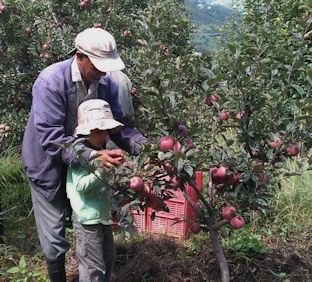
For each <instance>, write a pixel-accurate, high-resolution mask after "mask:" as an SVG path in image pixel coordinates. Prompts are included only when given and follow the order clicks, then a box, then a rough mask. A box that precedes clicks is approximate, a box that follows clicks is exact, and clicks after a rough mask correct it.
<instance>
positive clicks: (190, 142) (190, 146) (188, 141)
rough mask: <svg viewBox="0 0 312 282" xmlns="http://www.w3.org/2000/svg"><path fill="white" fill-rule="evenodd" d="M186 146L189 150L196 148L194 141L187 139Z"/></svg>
mask: <svg viewBox="0 0 312 282" xmlns="http://www.w3.org/2000/svg"><path fill="white" fill-rule="evenodd" d="M186 145H187V147H188V148H189V149H194V148H196V146H195V144H194V143H193V141H192V139H187V140H186Z"/></svg>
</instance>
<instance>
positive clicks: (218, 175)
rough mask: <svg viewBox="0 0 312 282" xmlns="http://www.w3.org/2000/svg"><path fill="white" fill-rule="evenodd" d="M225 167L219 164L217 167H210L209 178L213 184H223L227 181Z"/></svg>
mask: <svg viewBox="0 0 312 282" xmlns="http://www.w3.org/2000/svg"><path fill="white" fill-rule="evenodd" d="M226 170H227V168H226V167H224V166H220V167H219V168H216V167H212V168H210V174H211V180H212V183H213V184H224V183H226V181H227V175H226Z"/></svg>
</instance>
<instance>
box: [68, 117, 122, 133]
mask: <svg viewBox="0 0 312 282" xmlns="http://www.w3.org/2000/svg"><path fill="white" fill-rule="evenodd" d="M123 126H124V125H123V124H122V123H121V122H119V121H117V120H115V119H109V120H108V119H106V120H105V123H102V124H95V123H87V124H80V125H78V126H77V127H76V128H75V131H74V136H75V137H77V136H79V135H89V134H90V133H91V130H93V129H100V130H113V131H114V133H115V132H118V131H119V130H120V129H121V128H122V127H123Z"/></svg>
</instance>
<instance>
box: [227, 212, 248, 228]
mask: <svg viewBox="0 0 312 282" xmlns="http://www.w3.org/2000/svg"><path fill="white" fill-rule="evenodd" d="M244 225H245V220H244V218H243V217H242V216H240V215H237V216H234V217H233V218H232V219H231V220H230V226H231V227H232V228H234V229H240V228H242V227H243V226H244Z"/></svg>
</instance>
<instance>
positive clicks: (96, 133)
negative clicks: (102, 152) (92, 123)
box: [89, 129, 108, 149]
mask: <svg viewBox="0 0 312 282" xmlns="http://www.w3.org/2000/svg"><path fill="white" fill-rule="evenodd" d="M107 136H108V132H107V130H100V129H93V130H91V132H90V134H89V143H90V144H91V145H92V146H94V147H96V148H99V149H101V148H102V146H103V144H104V143H105V141H106V139H107Z"/></svg>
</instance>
